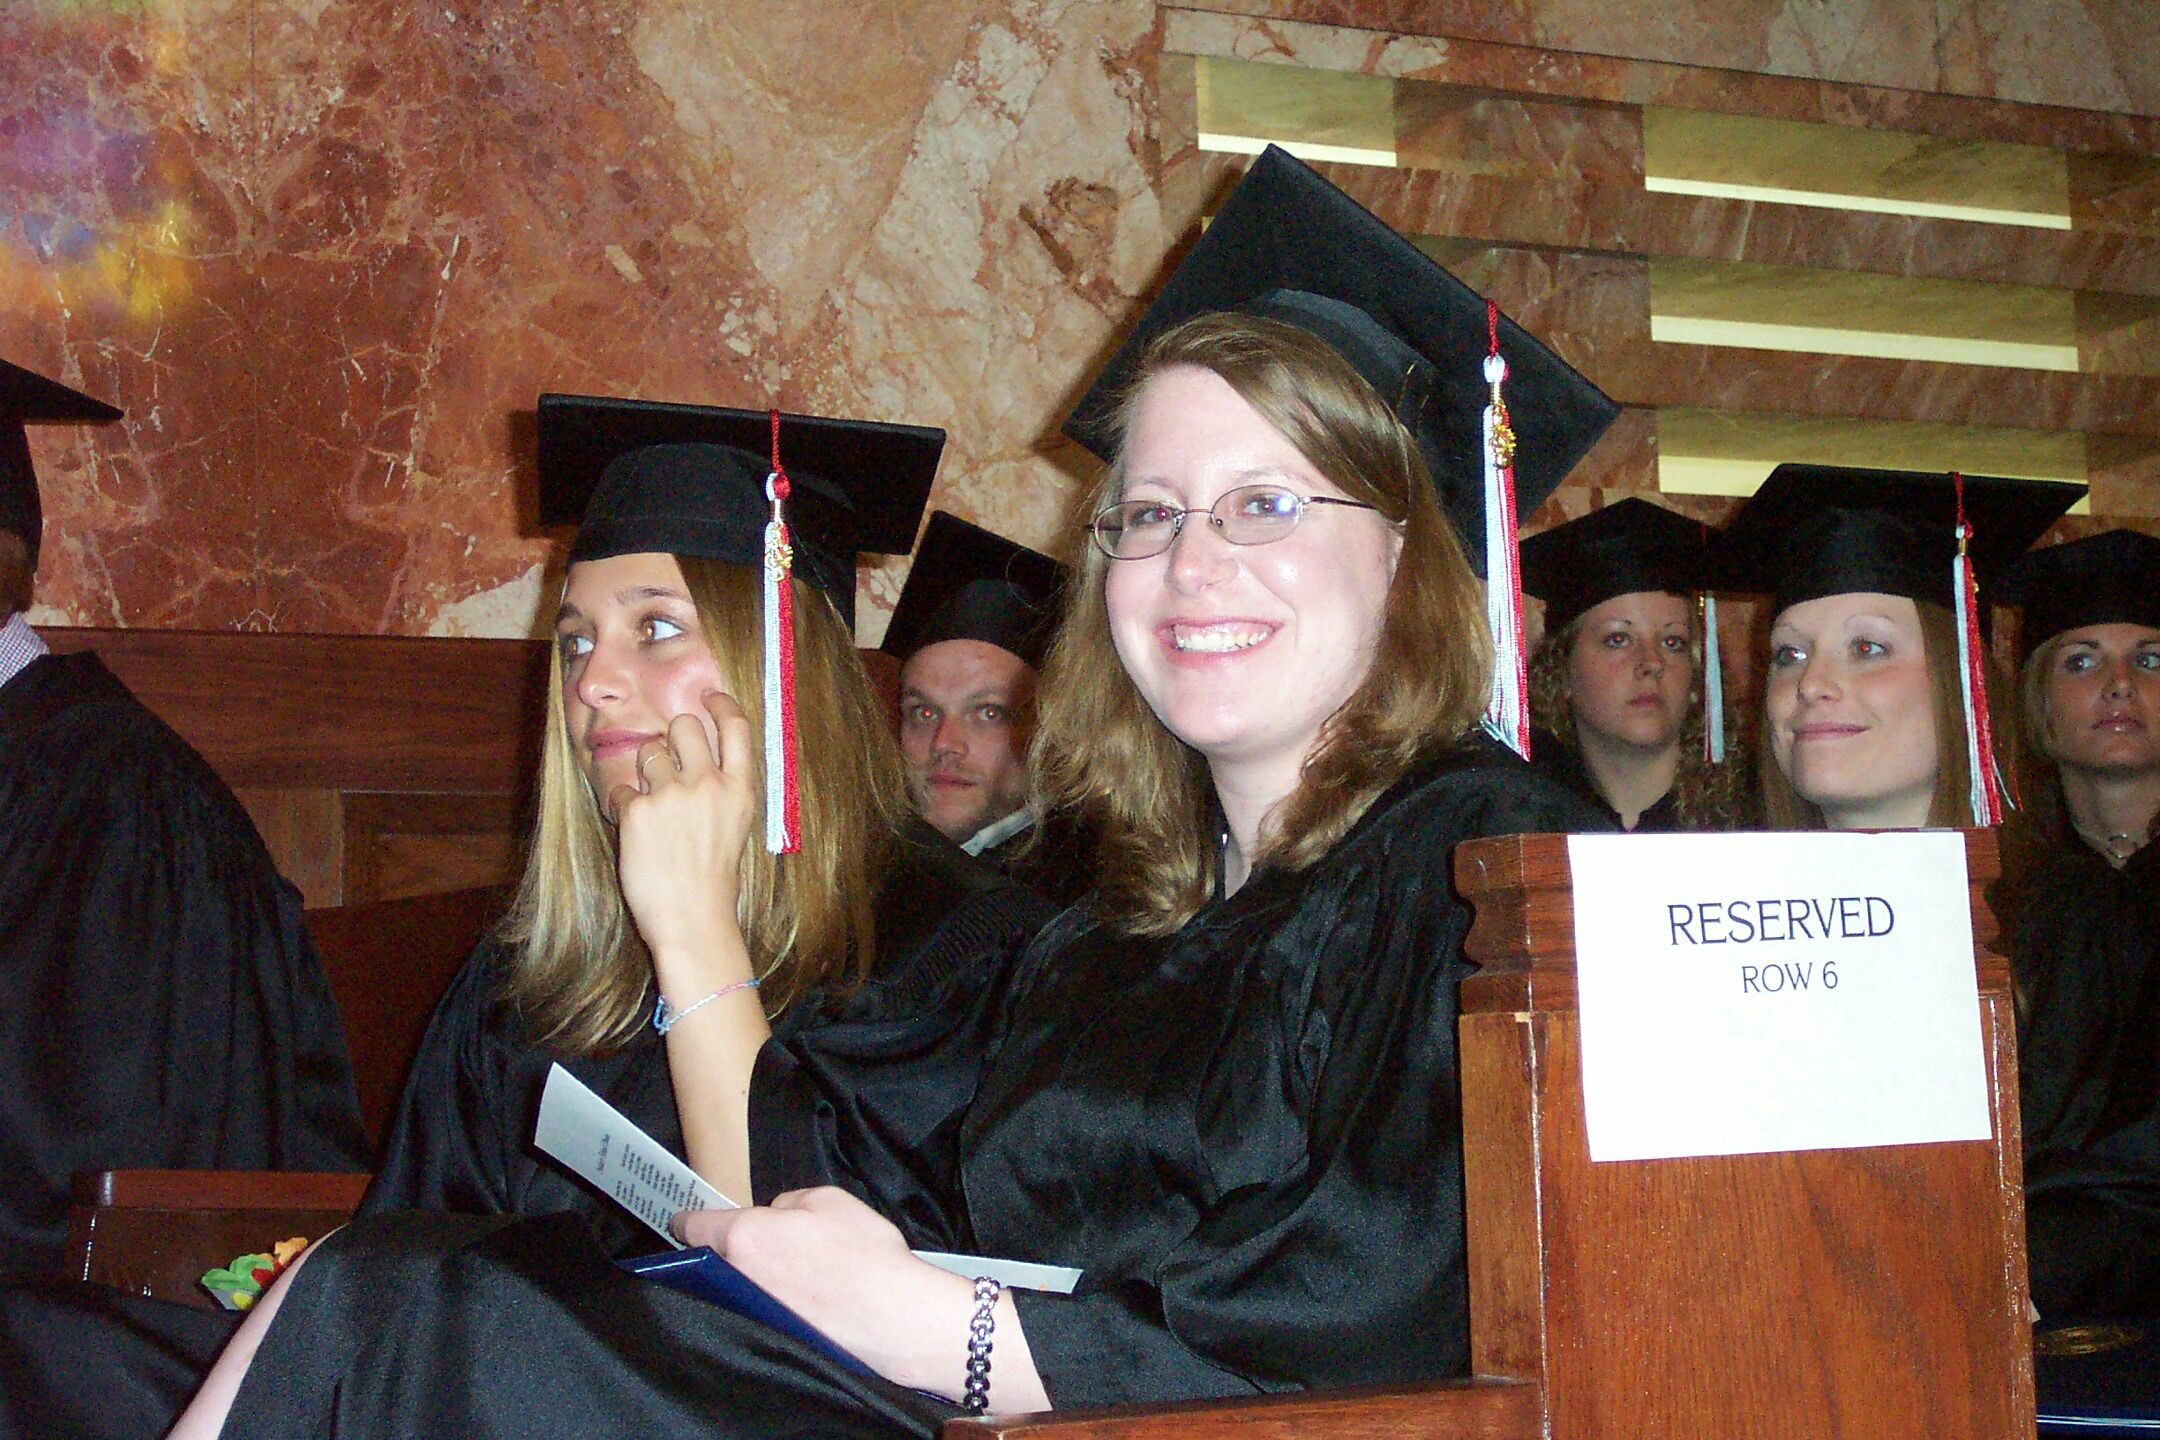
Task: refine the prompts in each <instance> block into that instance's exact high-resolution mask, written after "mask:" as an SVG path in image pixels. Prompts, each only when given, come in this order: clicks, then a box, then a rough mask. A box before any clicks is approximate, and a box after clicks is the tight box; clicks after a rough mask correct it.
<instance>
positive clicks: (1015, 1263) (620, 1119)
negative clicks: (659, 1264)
mask: <svg viewBox="0 0 2160 1440" xmlns="http://www.w3.org/2000/svg"><path fill="white" fill-rule="evenodd" d="M533 1143H534V1144H535V1145H537V1146H539V1147H540V1149H541V1150H543V1151H545V1152H546V1153H547V1154H549V1155H552V1156H554V1157H555V1159H556V1160H558V1161H560V1162H561V1163H562V1164H563V1165H565V1166H567V1167H568V1168H569V1170H570V1171H571V1173H572V1174H575V1175H577V1176H578V1177H579V1178H580V1179H583V1180H584V1181H586V1182H587V1183H588V1184H590V1185H592V1186H594V1187H595V1188H596V1189H598V1190H599V1191H600V1193H601V1194H603V1195H606V1196H607V1197H609V1198H610V1199H612V1200H614V1201H615V1203H616V1204H618V1205H620V1206H622V1207H623V1208H624V1209H625V1210H628V1211H629V1212H630V1213H631V1214H632V1215H635V1216H637V1218H638V1219H640V1220H642V1221H644V1222H645V1223H646V1224H647V1225H649V1226H651V1227H652V1228H653V1230H654V1232H655V1233H657V1234H658V1235H659V1236H660V1237H661V1238H662V1239H664V1240H666V1241H667V1242H668V1244H670V1245H673V1246H675V1247H676V1248H678V1249H680V1248H681V1247H682V1242H681V1241H679V1240H677V1239H676V1238H675V1237H674V1236H673V1235H672V1234H670V1233H669V1232H668V1221H669V1219H670V1218H672V1217H673V1216H674V1215H675V1214H676V1213H677V1212H678V1211H683V1210H733V1209H735V1208H737V1207H736V1204H735V1202H734V1201H732V1200H730V1199H728V1198H727V1196H725V1195H722V1194H721V1193H720V1192H719V1191H717V1190H715V1189H713V1188H712V1186H710V1185H708V1184H706V1183H705V1182H704V1181H703V1180H700V1179H699V1178H698V1175H697V1172H696V1171H694V1170H692V1169H691V1168H690V1167H689V1166H688V1165H686V1164H684V1163H683V1162H682V1161H681V1160H680V1159H678V1158H677V1157H676V1156H675V1155H674V1154H673V1152H671V1151H670V1150H668V1148H667V1147H666V1146H664V1145H662V1144H661V1143H660V1142H659V1141H657V1140H655V1139H653V1138H652V1136H650V1135H647V1134H646V1133H645V1132H644V1131H643V1130H640V1129H639V1128H638V1127H637V1126H635V1125H633V1124H631V1123H630V1121H629V1120H628V1119H626V1118H625V1117H624V1115H623V1113H622V1112H621V1111H620V1110H617V1109H616V1108H615V1107H614V1106H612V1105H610V1104H608V1103H607V1101H605V1100H603V1099H601V1098H600V1097H599V1096H598V1095H595V1094H594V1093H593V1092H592V1089H591V1087H589V1086H587V1085H586V1084H584V1082H582V1081H580V1080H579V1079H578V1078H577V1077H576V1076H575V1075H572V1074H571V1073H570V1072H569V1071H567V1070H565V1069H563V1068H562V1066H560V1065H556V1066H552V1067H550V1069H549V1070H548V1077H547V1086H546V1088H545V1089H543V1090H542V1091H541V1093H540V1122H539V1124H538V1125H537V1126H535V1127H534V1130H533ZM915 1258H916V1259H918V1260H924V1261H927V1262H929V1263H930V1264H932V1265H935V1266H937V1267H938V1268H939V1269H940V1270H950V1271H951V1272H952V1273H953V1274H955V1275H963V1276H966V1277H968V1278H969V1279H973V1278H974V1277H976V1276H978V1275H987V1276H989V1277H991V1278H992V1279H994V1280H997V1281H998V1282H999V1283H1001V1284H1005V1285H1014V1286H1018V1287H1019V1288H1021V1289H1023V1290H1048V1291H1051V1292H1053V1293H1055V1294H1059V1295H1070V1294H1071V1293H1072V1288H1073V1286H1075V1285H1077V1284H1078V1283H1080V1272H1079V1271H1078V1270H1073V1269H1068V1268H1067V1267H1065V1266H1063V1265H1037V1264H1033V1263H1031V1262H1029V1261H1025V1260H993V1259H990V1258H988V1257H986V1256H981V1255H949V1254H946V1253H945V1252H943V1251H939V1250H917V1251H916V1252H915ZM744 1283H745V1284H747V1283H749V1282H748V1281H745V1282H744Z"/></svg>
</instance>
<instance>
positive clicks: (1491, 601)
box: [1484, 300, 1530, 760]
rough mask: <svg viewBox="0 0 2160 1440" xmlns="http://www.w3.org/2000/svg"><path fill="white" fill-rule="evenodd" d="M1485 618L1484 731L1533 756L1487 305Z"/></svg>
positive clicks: (1502, 374)
mask: <svg viewBox="0 0 2160 1440" xmlns="http://www.w3.org/2000/svg"><path fill="white" fill-rule="evenodd" d="M1485 334H1486V340H1487V345H1488V348H1487V351H1486V355H1485V383H1486V384H1487V385H1489V386H1491V387H1492V403H1491V404H1489V405H1487V406H1486V407H1485V416H1484V432H1485V620H1486V623H1487V625H1488V626H1490V627H1491V630H1492V641H1493V688H1492V699H1491V700H1490V702H1488V703H1487V705H1486V707H1485V728H1486V729H1487V730H1489V731H1491V732H1492V734H1493V736H1494V738H1496V739H1498V740H1499V741H1501V742H1502V743H1503V744H1505V745H1507V746H1509V747H1510V748H1512V749H1513V750H1514V751H1515V753H1516V754H1518V755H1520V756H1522V757H1523V759H1525V760H1527V759H1529V758H1530V707H1529V704H1528V703H1527V701H1526V697H1527V696H1528V694H1529V692H1530V667H1529V657H1528V656H1526V655H1525V654H1524V653H1523V638H1522V635H1523V622H1522V559H1521V555H1520V553H1519V552H1518V550H1517V548H1516V543H1515V431H1514V429H1513V427H1512V426H1510V425H1509V424H1508V412H1507V401H1506V400H1504V399H1503V398H1502V397H1501V393H1500V387H1501V385H1502V383H1503V382H1505V381H1506V379H1507V360H1506V359H1505V358H1504V357H1502V355H1501V354H1500V307H1499V306H1497V305H1495V304H1494V303H1493V302H1492V301H1490V300H1488V301H1486V302H1485Z"/></svg>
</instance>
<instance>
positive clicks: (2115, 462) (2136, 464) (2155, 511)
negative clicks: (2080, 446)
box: [2086, 435, 2160, 535]
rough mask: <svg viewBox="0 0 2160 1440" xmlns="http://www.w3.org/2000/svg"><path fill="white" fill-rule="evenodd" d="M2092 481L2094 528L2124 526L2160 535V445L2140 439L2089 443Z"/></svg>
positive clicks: (2101, 437)
mask: <svg viewBox="0 0 2160 1440" xmlns="http://www.w3.org/2000/svg"><path fill="white" fill-rule="evenodd" d="M2086 464H2087V466H2088V467H2089V469H2090V472H2091V477H2092V494H2091V500H2092V512H2093V520H2092V522H2091V523H2092V524H2093V526H2094V528H2095V529H2104V528H2106V526H2107V525H2108V524H2109V523H2113V522H2117V521H2119V522H2121V523H2124V524H2130V525H2135V526H2137V527H2138V528H2139V529H2142V530H2148V531H2151V532H2152V533H2153V534H2156V535H2160V442H2156V441H2154V440H2152V439H2150V438H2148V437H2145V436H2138V435H2094V436H2091V437H2090V438H2089V439H2088V440H2087V441H2086Z"/></svg>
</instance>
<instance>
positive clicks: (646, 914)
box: [608, 693, 757, 959]
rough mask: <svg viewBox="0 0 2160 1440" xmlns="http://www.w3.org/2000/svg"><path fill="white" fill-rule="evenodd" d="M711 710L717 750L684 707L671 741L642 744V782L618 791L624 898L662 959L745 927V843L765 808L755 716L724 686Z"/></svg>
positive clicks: (711, 698) (709, 699) (614, 798)
mask: <svg viewBox="0 0 2160 1440" xmlns="http://www.w3.org/2000/svg"><path fill="white" fill-rule="evenodd" d="M705 708H706V710H707V712H708V713H709V714H710V715H711V717H712V722H713V729H714V731H715V732H716V733H717V734H718V736H719V742H720V749H719V753H718V754H717V755H715V754H714V753H713V748H712V744H711V742H710V741H709V740H708V739H707V736H706V725H705V723H704V719H703V718H702V717H700V716H696V715H677V716H676V717H675V718H674V719H672V720H670V721H669V722H668V729H667V737H666V739H664V740H652V741H647V742H646V743H645V744H644V745H643V746H641V747H640V748H639V750H638V755H637V770H638V779H639V781H640V782H641V787H642V788H639V787H632V786H629V785H618V786H616V787H615V790H614V793H613V794H611V795H610V796H609V797H608V798H609V803H610V808H612V809H613V810H614V812H615V823H616V849H617V868H618V870H619V871H620V873H621V876H622V892H623V903H624V904H625V905H627V906H628V907H629V908H630V916H631V918H632V919H633V920H634V921H636V923H637V928H638V934H639V935H641V936H643V937H644V940H645V944H646V948H648V949H649V950H651V951H652V952H653V955H654V956H655V958H656V959H657V958H658V957H660V956H661V955H663V954H678V953H682V952H684V951H688V952H691V953H709V952H710V950H711V948H712V947H713V946H714V945H715V944H716V943H717V942H718V940H719V937H721V936H723V935H726V934H728V933H730V932H731V931H733V929H734V928H735V926H736V918H735V897H736V893H737V888H738V880H739V871H740V868H741V865H742V854H743V847H744V845H746V844H747V843H748V841H749V836H750V827H751V824H752V821H753V820H754V818H755V816H756V814H757V794H756V787H755V785H754V784H753V781H752V767H751V761H750V718H749V716H747V715H745V714H744V713H743V708H742V707H741V706H740V705H738V704H736V703H735V701H734V700H733V699H731V698H729V697H728V696H726V695H722V694H719V693H714V694H711V695H708V696H706V697H705Z"/></svg>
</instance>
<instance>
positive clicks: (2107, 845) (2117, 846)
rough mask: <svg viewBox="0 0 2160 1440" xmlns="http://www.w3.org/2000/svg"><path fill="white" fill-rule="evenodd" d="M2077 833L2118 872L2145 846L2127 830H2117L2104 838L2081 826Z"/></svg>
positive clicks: (2098, 833)
mask: <svg viewBox="0 0 2160 1440" xmlns="http://www.w3.org/2000/svg"><path fill="white" fill-rule="evenodd" d="M2077 833H2078V834H2079V836H2080V837H2082V838H2083V839H2084V841H2085V843H2086V844H2088V845H2090V846H2092V847H2093V849H2095V850H2098V851H2099V852H2100V853H2101V854H2102V855H2104V856H2106V857H2107V859H2108V861H2109V862H2110V863H2111V864H2113V865H2114V866H2115V868H2116V869H2118V870H2119V869H2121V868H2122V867H2123V866H2124V865H2126V864H2128V863H2129V860H2130V857H2131V856H2133V855H2135V854H2137V852H2138V851H2139V850H2140V849H2141V848H2143V846H2144V844H2145V841H2144V840H2143V839H2142V838H2141V837H2139V836H2136V835H2132V834H2131V833H2130V832H2129V831H2127V830H2117V831H2115V832H2114V833H2113V834H2111V835H2107V836H2102V835H2101V834H2100V832H2098V831H2097V830H2087V829H2086V828H2085V827H2084V826H2082V825H2080V826H2078V827H2077Z"/></svg>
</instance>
